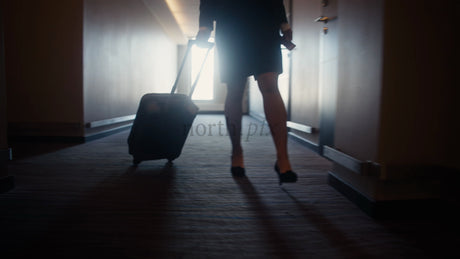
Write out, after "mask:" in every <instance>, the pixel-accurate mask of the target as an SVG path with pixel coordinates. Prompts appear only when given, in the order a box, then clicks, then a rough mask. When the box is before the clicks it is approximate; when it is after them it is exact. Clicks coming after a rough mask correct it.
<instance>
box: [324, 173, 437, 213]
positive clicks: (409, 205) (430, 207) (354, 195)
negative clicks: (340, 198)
mask: <svg viewBox="0 0 460 259" xmlns="http://www.w3.org/2000/svg"><path fill="white" fill-rule="evenodd" d="M328 184H329V185H330V186H332V187H333V188H334V189H336V190H337V191H338V192H340V193H341V194H342V195H344V196H345V197H346V198H348V199H349V200H350V201H351V202H353V203H354V204H355V205H356V206H358V207H359V208H360V209H361V210H362V211H364V212H365V213H366V214H367V215H369V216H370V217H372V218H376V219H388V218H407V217H411V218H426V217H430V218H433V217H438V216H442V215H440V214H442V213H441V211H442V210H443V202H442V200H441V199H418V200H390V201H375V200H373V199H371V198H369V197H367V196H366V195H364V194H363V193H361V192H359V191H358V190H356V189H355V188H353V186H351V185H349V184H348V183H347V182H345V181H344V180H342V179H341V178H340V177H339V176H337V175H335V174H334V173H333V172H329V173H328Z"/></svg>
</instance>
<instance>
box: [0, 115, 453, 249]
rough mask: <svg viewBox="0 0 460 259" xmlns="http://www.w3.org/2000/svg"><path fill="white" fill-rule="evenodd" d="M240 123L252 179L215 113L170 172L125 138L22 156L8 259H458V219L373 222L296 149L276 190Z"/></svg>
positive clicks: (265, 144)
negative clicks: (137, 159) (239, 171)
mask: <svg viewBox="0 0 460 259" xmlns="http://www.w3.org/2000/svg"><path fill="white" fill-rule="evenodd" d="M244 121H245V124H244V127H243V137H242V138H243V145H244V151H245V157H246V170H247V177H246V178H238V179H237V178H233V177H232V176H231V174H230V170H229V169H230V168H229V162H230V142H229V140H228V137H227V136H226V135H225V134H226V130H225V126H224V122H225V120H224V117H223V116H219V115H202V116H199V117H198V118H197V120H196V121H195V123H194V125H193V127H192V131H191V134H190V136H189V137H188V139H187V142H186V144H185V146H184V149H183V152H182V155H181V157H179V158H178V159H177V160H175V161H174V166H173V167H171V168H169V167H167V166H165V162H166V161H165V160H158V161H147V162H142V163H141V164H140V165H139V166H138V167H137V168H136V167H132V166H131V161H132V158H131V156H130V155H129V154H128V146H127V143H126V139H127V136H128V133H129V132H128V131H125V132H122V133H118V134H115V135H112V136H109V137H106V138H103V139H99V140H95V141H92V142H89V143H85V144H80V145H73V146H61V147H60V148H58V149H55V150H53V151H52V152H47V153H42V154H37V152H35V151H34V153H33V155H31V156H24V157H22V158H20V159H16V160H15V161H13V162H12V163H11V164H10V166H9V171H10V173H11V174H12V175H14V177H15V179H16V188H15V189H13V190H12V191H10V192H8V193H5V194H1V195H0V209H1V213H0V236H1V237H0V238H1V239H0V257H1V258H35V257H43V258H445V257H450V256H452V257H456V256H457V255H458V254H456V255H455V254H454V253H456V251H457V245H458V240H459V239H458V234H457V232H456V231H457V229H456V228H455V227H454V226H452V225H449V224H450V223H447V222H453V221H446V220H443V217H439V218H423V217H422V218H402V219H391V220H390V219H389V220H376V219H373V218H370V217H368V216H367V215H366V214H365V213H364V212H362V211H361V210H360V209H359V208H357V207H356V206H355V205H354V204H352V203H351V202H350V201H348V200H347V199H346V198H345V197H343V196H342V195H341V194H339V193H338V192H337V191H336V190H334V189H333V188H332V187H330V186H329V185H328V184H327V171H328V169H329V168H330V166H331V164H330V162H329V161H327V160H325V159H324V158H321V157H319V156H318V155H316V154H314V153H313V152H311V151H309V150H308V149H307V148H305V147H304V146H302V145H300V144H298V143H296V142H290V143H289V150H290V156H291V159H292V163H293V167H294V169H295V171H296V172H297V173H298V175H299V181H298V183H295V184H284V185H283V186H282V187H280V186H279V185H278V180H277V176H276V174H275V172H274V170H273V164H274V162H275V152H274V146H273V142H272V140H271V137H270V136H269V135H268V132H269V130H268V128H267V125H266V124H265V125H263V124H261V123H260V122H258V121H255V120H252V119H250V118H248V117H246V118H245V120H244ZM31 145H33V143H32V144H31ZM50 145H51V144H50ZM26 146H27V145H22V146H21V148H26ZM22 153H24V154H25V153H27V152H25V151H24V150H22Z"/></svg>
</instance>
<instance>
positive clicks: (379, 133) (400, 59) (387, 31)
mask: <svg viewBox="0 0 460 259" xmlns="http://www.w3.org/2000/svg"><path fill="white" fill-rule="evenodd" d="M293 3H294V9H293V26H294V42H295V43H296V44H297V46H298V48H297V49H296V50H294V52H293V67H292V85H291V91H292V92H291V96H292V102H291V108H292V113H291V119H292V120H293V121H295V122H298V123H301V124H307V125H311V126H314V127H317V126H318V125H320V122H318V120H319V121H320V120H321V116H319V117H317V116H316V115H317V114H318V113H319V114H320V113H321V109H319V110H318V109H317V108H316V107H318V105H319V107H321V103H319V104H318V103H317V101H318V100H319V98H318V92H319V93H320V94H319V95H321V89H318V86H321V84H320V83H319V82H318V81H321V78H318V74H319V72H318V70H317V64H318V61H317V57H316V54H315V52H318V51H320V49H319V48H318V42H317V39H318V37H317V34H316V33H320V30H321V28H315V27H318V26H316V25H315V23H314V22H313V20H314V19H315V18H316V17H318V16H319V15H321V11H320V10H319V6H321V1H295V0H294V1H293ZM337 3H338V14H337V17H338V19H337V20H336V22H337V24H338V34H339V37H338V44H339V45H338V46H339V56H338V77H337V82H338V85H337V86H338V88H337V89H338V92H337V96H338V99H337V109H336V114H335V120H334V132H335V133H334V143H333V145H332V146H331V150H333V151H331V152H332V153H328V154H327V155H326V156H327V157H328V158H330V159H331V160H333V161H334V168H333V169H332V170H331V172H330V179H332V180H331V183H332V184H333V185H334V186H335V187H337V188H338V189H339V190H340V191H341V192H343V193H344V194H346V195H349V197H351V199H358V200H359V202H361V205H362V204H363V201H364V200H367V202H368V203H367V205H366V206H368V207H367V208H370V210H373V209H374V208H376V207H377V206H378V203H379V202H380V201H382V202H383V201H385V202H386V201H401V200H412V199H432V198H440V197H441V194H442V193H443V195H446V193H447V192H446V188H444V189H442V186H444V184H447V183H445V182H443V181H444V179H445V178H443V177H445V175H446V173H451V172H455V169H457V171H456V172H457V174H458V169H459V168H460V166H459V164H458V148H457V146H458V144H459V143H460V139H459V135H458V131H459V130H460V129H459V127H458V126H457V124H458V123H456V118H458V117H459V113H458V111H459V109H458V108H457V106H458V104H457V103H456V99H458V96H459V90H458V87H456V85H457V84H458V83H457V84H456V82H457V81H458V79H457V78H456V76H455V75H456V74H457V73H456V70H457V69H456V67H458V66H456V63H455V62H456V61H457V60H458V55H457V56H455V53H456V52H455V47H456V43H455V42H454V39H453V35H454V33H453V31H454V30H455V27H454V25H453V24H454V17H458V10H459V8H458V6H459V3H458V1H454V0H452V1H445V2H444V3H437V2H434V1H430V0H411V1H409V0H408V1H384V0H372V1H369V0H353V1H345V0H343V1H342V0H337ZM441 13H442V14H443V15H444V16H443V17H445V18H446V20H445V21H438V20H436V19H433V17H437V16H439V14H441ZM312 39H313V40H315V41H312ZM321 130H324V129H321V128H319V131H320V132H321ZM313 135H314V134H313ZM305 138H307V139H308V136H307V137H305ZM310 138H311V139H314V138H312V137H310ZM307 144H308V143H307ZM452 169H453V171H452ZM339 182H340V183H339ZM441 182H443V183H442V185H441ZM337 183H339V184H337ZM449 184H452V183H449ZM444 187H445V186H444ZM447 195H449V194H447ZM356 197H360V198H356ZM382 204H383V203H382ZM361 205H360V206H361ZM383 206H387V204H385V205H383ZM387 208H388V207H387Z"/></svg>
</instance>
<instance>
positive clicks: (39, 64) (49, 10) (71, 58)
mask: <svg viewBox="0 0 460 259" xmlns="http://www.w3.org/2000/svg"><path fill="white" fill-rule="evenodd" d="M5 4H6V19H5V41H6V42H5V45H6V46H5V51H6V80H7V99H8V120H9V131H10V133H11V134H19V135H29V134H32V135H50V134H60V135H67V136H78V135H81V134H83V128H82V126H81V122H82V118H83V106H82V103H83V95H82V94H83V92H82V43H83V41H82V36H83V35H82V25H83V23H82V15H81V14H82V12H83V2H82V1H81V0H68V1H59V0H40V1H27V0H15V1H6V2H5Z"/></svg>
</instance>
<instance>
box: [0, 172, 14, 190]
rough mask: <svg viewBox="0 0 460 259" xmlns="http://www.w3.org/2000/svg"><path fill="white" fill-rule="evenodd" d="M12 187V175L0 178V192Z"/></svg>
mask: <svg viewBox="0 0 460 259" xmlns="http://www.w3.org/2000/svg"><path fill="white" fill-rule="evenodd" d="M13 188H14V177H13V176H7V177H3V178H0V193H5V192H8V191H10V190H12V189H13Z"/></svg>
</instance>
